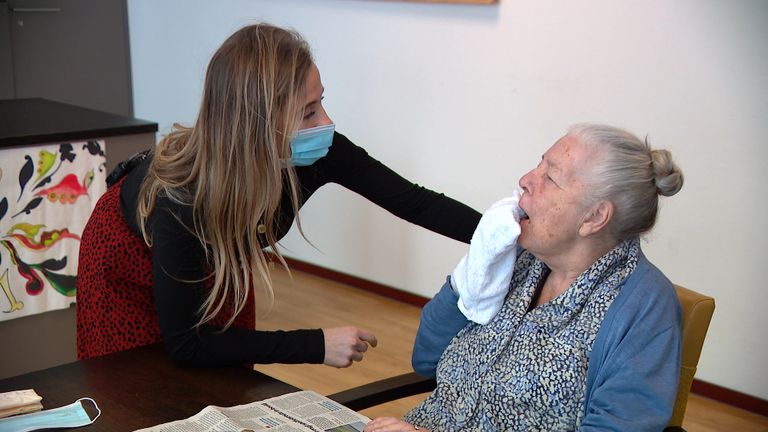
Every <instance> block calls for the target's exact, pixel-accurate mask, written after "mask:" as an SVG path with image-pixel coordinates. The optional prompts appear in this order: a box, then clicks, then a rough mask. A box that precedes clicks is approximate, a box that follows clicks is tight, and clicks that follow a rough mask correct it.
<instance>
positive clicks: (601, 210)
mask: <svg viewBox="0 0 768 432" xmlns="http://www.w3.org/2000/svg"><path fill="white" fill-rule="evenodd" d="M613 210H614V208H613V203H612V202H610V201H600V202H599V203H597V204H595V205H594V206H592V208H591V209H590V210H589V211H588V212H587V214H586V215H584V221H583V222H582V223H581V226H580V227H579V235H581V236H582V237H588V236H591V235H594V234H597V233H599V232H600V231H602V230H603V229H604V228H606V227H607V226H608V224H609V223H610V222H611V219H612V218H613Z"/></svg>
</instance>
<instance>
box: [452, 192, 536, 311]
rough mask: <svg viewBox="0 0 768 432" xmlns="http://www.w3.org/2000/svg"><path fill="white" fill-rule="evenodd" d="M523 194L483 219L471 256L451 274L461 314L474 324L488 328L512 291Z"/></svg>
mask: <svg viewBox="0 0 768 432" xmlns="http://www.w3.org/2000/svg"><path fill="white" fill-rule="evenodd" d="M519 201H520V192H519V191H515V192H514V193H513V195H512V196H511V197H509V198H504V199H501V200H499V201H497V202H496V203H494V204H493V205H492V206H491V207H490V208H489V209H488V210H486V212H485V213H484V214H483V217H482V218H481V219H480V223H479V224H478V225H477V229H475V232H474V234H472V241H471V242H470V245H469V250H468V251H467V254H466V255H464V257H463V258H462V259H461V260H460V261H459V263H458V264H457V265H456V268H455V269H454V270H453V273H452V274H451V286H452V287H453V289H454V291H456V294H458V296H459V302H458V306H459V310H460V311H461V313H463V314H464V316H466V317H467V319H469V320H470V321H474V322H476V323H478V324H488V323H489V322H490V321H491V319H493V317H494V316H496V314H497V313H498V312H499V310H500V309H501V305H502V304H503V303H504V298H505V297H506V295H507V292H508V291H509V283H510V280H511V279H512V270H513V268H514V265H515V257H516V255H517V237H518V236H519V235H520V224H519V221H520V215H521V212H522V211H521V210H520V207H519V206H518V202H519Z"/></svg>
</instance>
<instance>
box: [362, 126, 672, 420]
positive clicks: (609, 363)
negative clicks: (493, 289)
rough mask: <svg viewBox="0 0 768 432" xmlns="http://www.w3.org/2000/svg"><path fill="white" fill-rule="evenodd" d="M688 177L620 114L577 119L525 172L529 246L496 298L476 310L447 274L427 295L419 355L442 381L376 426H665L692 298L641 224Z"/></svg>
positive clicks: (647, 225) (417, 361)
mask: <svg viewBox="0 0 768 432" xmlns="http://www.w3.org/2000/svg"><path fill="white" fill-rule="evenodd" d="M682 184H683V176H682V173H681V172H680V170H679V169H678V167H677V166H676V165H675V164H674V163H673V162H672V159H671V155H670V153H669V152H668V151H666V150H651V149H650V148H649V146H648V145H647V143H644V142H643V141H641V140H639V139H638V138H637V137H635V136H634V135H632V134H629V133H627V132H625V131H622V130H619V129H616V128H613V127H609V126H602V125H577V126H574V127H572V128H571V129H570V130H569V131H568V133H567V134H566V135H565V136H564V137H562V138H561V139H559V140H558V141H557V142H556V143H555V144H554V145H553V146H552V147H551V148H550V149H549V150H548V151H547V152H546V153H545V154H544V156H543V157H542V159H541V162H540V163H539V165H538V166H537V167H536V168H535V169H533V170H532V171H530V172H529V173H527V174H526V175H524V176H523V177H522V178H521V179H520V187H521V189H522V196H521V197H520V200H519V208H520V209H521V210H522V212H520V213H521V214H522V215H523V216H522V218H521V219H520V221H519V227H520V231H519V237H518V238H517V249H516V252H517V257H516V261H514V266H512V265H510V266H509V270H510V271H511V275H510V278H509V279H508V280H510V283H509V284H508V285H507V286H508V290H507V289H505V291H504V292H503V294H502V295H501V297H500V298H499V307H498V308H497V309H498V312H496V313H495V316H493V317H492V318H490V319H489V320H488V323H487V324H484V325H483V324H478V323H476V322H470V321H468V320H467V318H465V314H466V313H465V314H462V311H461V310H460V307H459V306H460V305H461V304H462V300H465V299H463V298H460V295H457V294H456V292H455V291H454V289H452V286H451V283H450V280H451V279H450V278H449V282H446V284H445V285H444V286H443V288H442V289H441V290H440V292H439V293H438V294H437V295H436V296H435V298H433V299H432V300H431V301H430V302H429V303H428V304H427V306H425V308H424V311H423V313H422V318H421V324H420V327H419V332H418V335H417V339H416V345H415V347H414V355H413V364H414V368H415V369H416V371H417V372H419V373H421V374H424V375H428V376H435V375H436V378H437V388H436V389H435V391H434V392H433V393H432V394H431V395H430V396H429V398H427V399H426V400H425V401H424V402H423V403H421V404H420V405H418V406H417V407H415V408H414V409H413V410H411V411H410V412H409V413H408V414H407V415H406V416H405V421H401V420H399V419H395V418H391V417H383V418H378V419H375V420H374V421H372V422H371V423H369V424H368V426H367V427H366V429H365V430H366V431H368V432H373V431H411V430H419V429H421V430H436V431H454V430H478V431H493V430H546V431H572V430H582V431H592V430H613V431H640V430H642V431H660V430H662V429H663V428H664V426H665V425H666V423H667V421H668V420H669V417H670V416H671V413H672V407H673V405H674V400H675V395H676V391H677V384H678V373H679V367H680V306H679V303H678V301H677V297H676V295H675V291H674V289H673V286H672V284H671V283H670V281H669V280H668V279H667V278H666V277H665V276H664V275H663V274H662V273H661V271H659V269H657V268H656V267H654V266H653V264H651V263H650V262H649V261H648V259H647V258H646V257H645V256H644V255H643V253H642V251H641V249H640V240H639V236H640V235H641V234H643V233H645V232H647V231H648V230H650V229H651V227H652V226H653V225H654V222H655V220H656V214H657V208H658V195H664V196H671V195H674V194H675V193H677V192H678V191H679V190H680V188H681V187H682ZM526 213H527V215H526ZM510 217H511V216H510ZM483 218H484V219H485V216H484V217H483ZM481 229H483V221H481V223H480V226H479V227H478V230H481ZM476 234H477V233H476ZM475 246H476V245H475V243H474V237H473V244H472V246H471V247H470V250H471V248H472V247H475ZM513 249H514V248H513ZM454 275H455V272H454ZM460 293H461V291H460ZM466 300H470V299H466ZM465 303H466V302H465ZM457 304H458V306H457Z"/></svg>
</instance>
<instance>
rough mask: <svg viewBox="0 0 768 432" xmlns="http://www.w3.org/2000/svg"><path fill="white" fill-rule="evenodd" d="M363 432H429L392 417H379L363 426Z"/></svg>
mask: <svg viewBox="0 0 768 432" xmlns="http://www.w3.org/2000/svg"><path fill="white" fill-rule="evenodd" d="M363 431H364V432H411V431H424V432H429V431H428V430H426V429H421V428H420V427H418V426H414V425H412V424H410V423H408V422H404V421H402V420H400V419H399V418H394V417H379V418H375V419H373V420H371V422H370V423H368V424H367V425H365V429H363Z"/></svg>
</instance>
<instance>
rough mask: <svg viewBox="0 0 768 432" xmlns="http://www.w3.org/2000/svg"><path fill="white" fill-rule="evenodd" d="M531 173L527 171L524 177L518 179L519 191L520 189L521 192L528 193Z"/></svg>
mask: <svg viewBox="0 0 768 432" xmlns="http://www.w3.org/2000/svg"><path fill="white" fill-rule="evenodd" d="M532 173H533V171H528V172H527V173H526V174H525V175H524V176H522V177H520V181H518V184H519V185H520V189H522V190H523V192H526V193H527V192H530V186H531V177H532Z"/></svg>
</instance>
